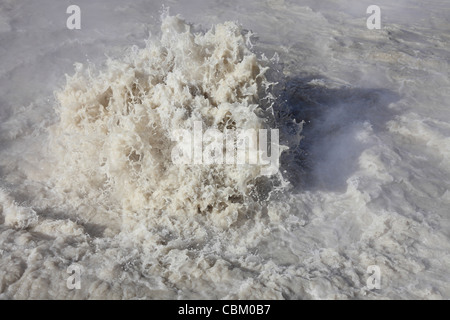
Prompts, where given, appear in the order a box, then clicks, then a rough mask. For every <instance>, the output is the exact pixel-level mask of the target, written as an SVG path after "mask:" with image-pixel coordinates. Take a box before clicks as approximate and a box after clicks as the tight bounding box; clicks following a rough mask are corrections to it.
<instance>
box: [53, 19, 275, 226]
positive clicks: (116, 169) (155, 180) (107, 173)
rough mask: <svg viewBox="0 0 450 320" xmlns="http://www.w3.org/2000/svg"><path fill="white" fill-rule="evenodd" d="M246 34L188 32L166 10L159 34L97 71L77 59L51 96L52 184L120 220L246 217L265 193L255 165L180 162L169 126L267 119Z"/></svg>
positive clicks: (258, 64) (266, 95) (227, 28)
mask: <svg viewBox="0 0 450 320" xmlns="http://www.w3.org/2000/svg"><path fill="white" fill-rule="evenodd" d="M246 41H247V39H246V37H245V36H244V35H243V34H242V31H241V29H240V28H239V27H238V26H237V25H236V24H235V23H233V22H226V23H224V24H219V25H216V26H215V27H214V28H213V29H211V30H209V31H208V32H206V33H196V34H194V33H193V32H192V31H191V26H190V25H188V24H186V23H185V22H184V21H183V20H181V19H180V18H179V17H173V16H168V15H165V16H164V17H163V21H162V26H161V38H160V39H159V40H149V41H148V42H147V44H146V47H145V48H143V49H139V48H137V47H133V48H132V49H131V50H129V52H128V54H127V55H126V56H125V57H124V58H123V59H121V60H113V59H109V60H108V61H107V63H106V67H105V69H104V70H101V71H99V72H96V71H95V70H93V68H92V67H88V68H85V67H84V66H83V65H81V64H77V65H76V73H75V75H74V76H72V77H68V78H67V85H66V86H65V88H64V89H63V90H62V91H60V92H58V93H57V99H58V101H59V104H58V106H57V108H56V111H57V113H58V115H59V117H60V121H59V122H58V123H57V124H56V125H54V126H53V127H52V128H51V134H50V148H51V154H53V155H54V156H55V168H54V171H53V177H52V181H54V183H55V188H56V189H57V190H59V191H60V192H66V193H68V194H70V195H71V196H70V197H68V199H70V202H71V203H72V204H73V205H75V206H77V205H80V204H85V205H86V204H89V205H96V204H98V203H102V205H104V204H105V203H107V204H108V205H109V206H114V207H116V206H118V208H120V209H119V211H120V215H122V217H121V222H122V223H124V224H125V225H127V226H130V225H133V224H135V223H136V224H142V223H150V224H152V223H155V222H156V221H158V220H159V219H169V217H171V216H176V217H177V218H176V219H184V218H182V217H184V216H195V215H201V216H203V217H205V219H206V220H207V221H209V222H210V223H212V224H213V225H215V226H217V227H220V228H229V227H230V226H232V225H233V224H236V223H237V222H238V220H239V219H253V218H254V215H256V214H258V212H260V211H261V210H262V208H263V207H262V206H261V203H260V201H259V200H261V198H262V197H263V196H264V197H267V196H268V191H267V190H266V191H265V194H264V195H262V194H261V193H260V192H258V191H257V188H256V186H255V185H256V184H258V183H259V184H260V185H261V184H269V182H268V181H269V180H270V179H267V178H264V177H263V176H262V174H261V168H262V165H261V164H258V165H255V164H233V165H230V164H214V165H183V164H176V163H174V162H173V161H172V157H171V154H172V149H173V148H174V146H175V141H176V140H177V137H176V136H175V134H176V132H179V130H180V129H186V130H193V129H194V122H197V123H199V122H200V124H202V125H203V127H204V128H214V129H216V130H219V131H220V132H223V133H224V132H225V131H227V130H233V129H239V130H247V129H252V130H259V129H262V128H267V127H268V126H269V124H270V121H271V119H272V120H273V112H271V110H272V109H271V108H273V104H274V102H273V96H271V95H270V87H271V85H273V83H271V82H269V81H268V80H267V79H266V76H265V73H266V71H267V69H268V66H266V65H267V64H268V62H267V61H259V60H258V59H257V56H256V55H255V54H254V53H252V52H251V51H250V50H249V49H248V48H247V46H246ZM266 60H267V59H266ZM270 114H272V116H270ZM272 122H273V121H272ZM276 176H277V177H276V179H278V180H279V181H280V180H282V178H281V176H280V175H279V174H277V175H276ZM272 184H273V183H272ZM259 189H261V188H259ZM266 189H267V187H266ZM263 200H265V199H263ZM116 208H117V207H116ZM244 216H245V217H246V218H243V217H244ZM180 217H181V218H180Z"/></svg>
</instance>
